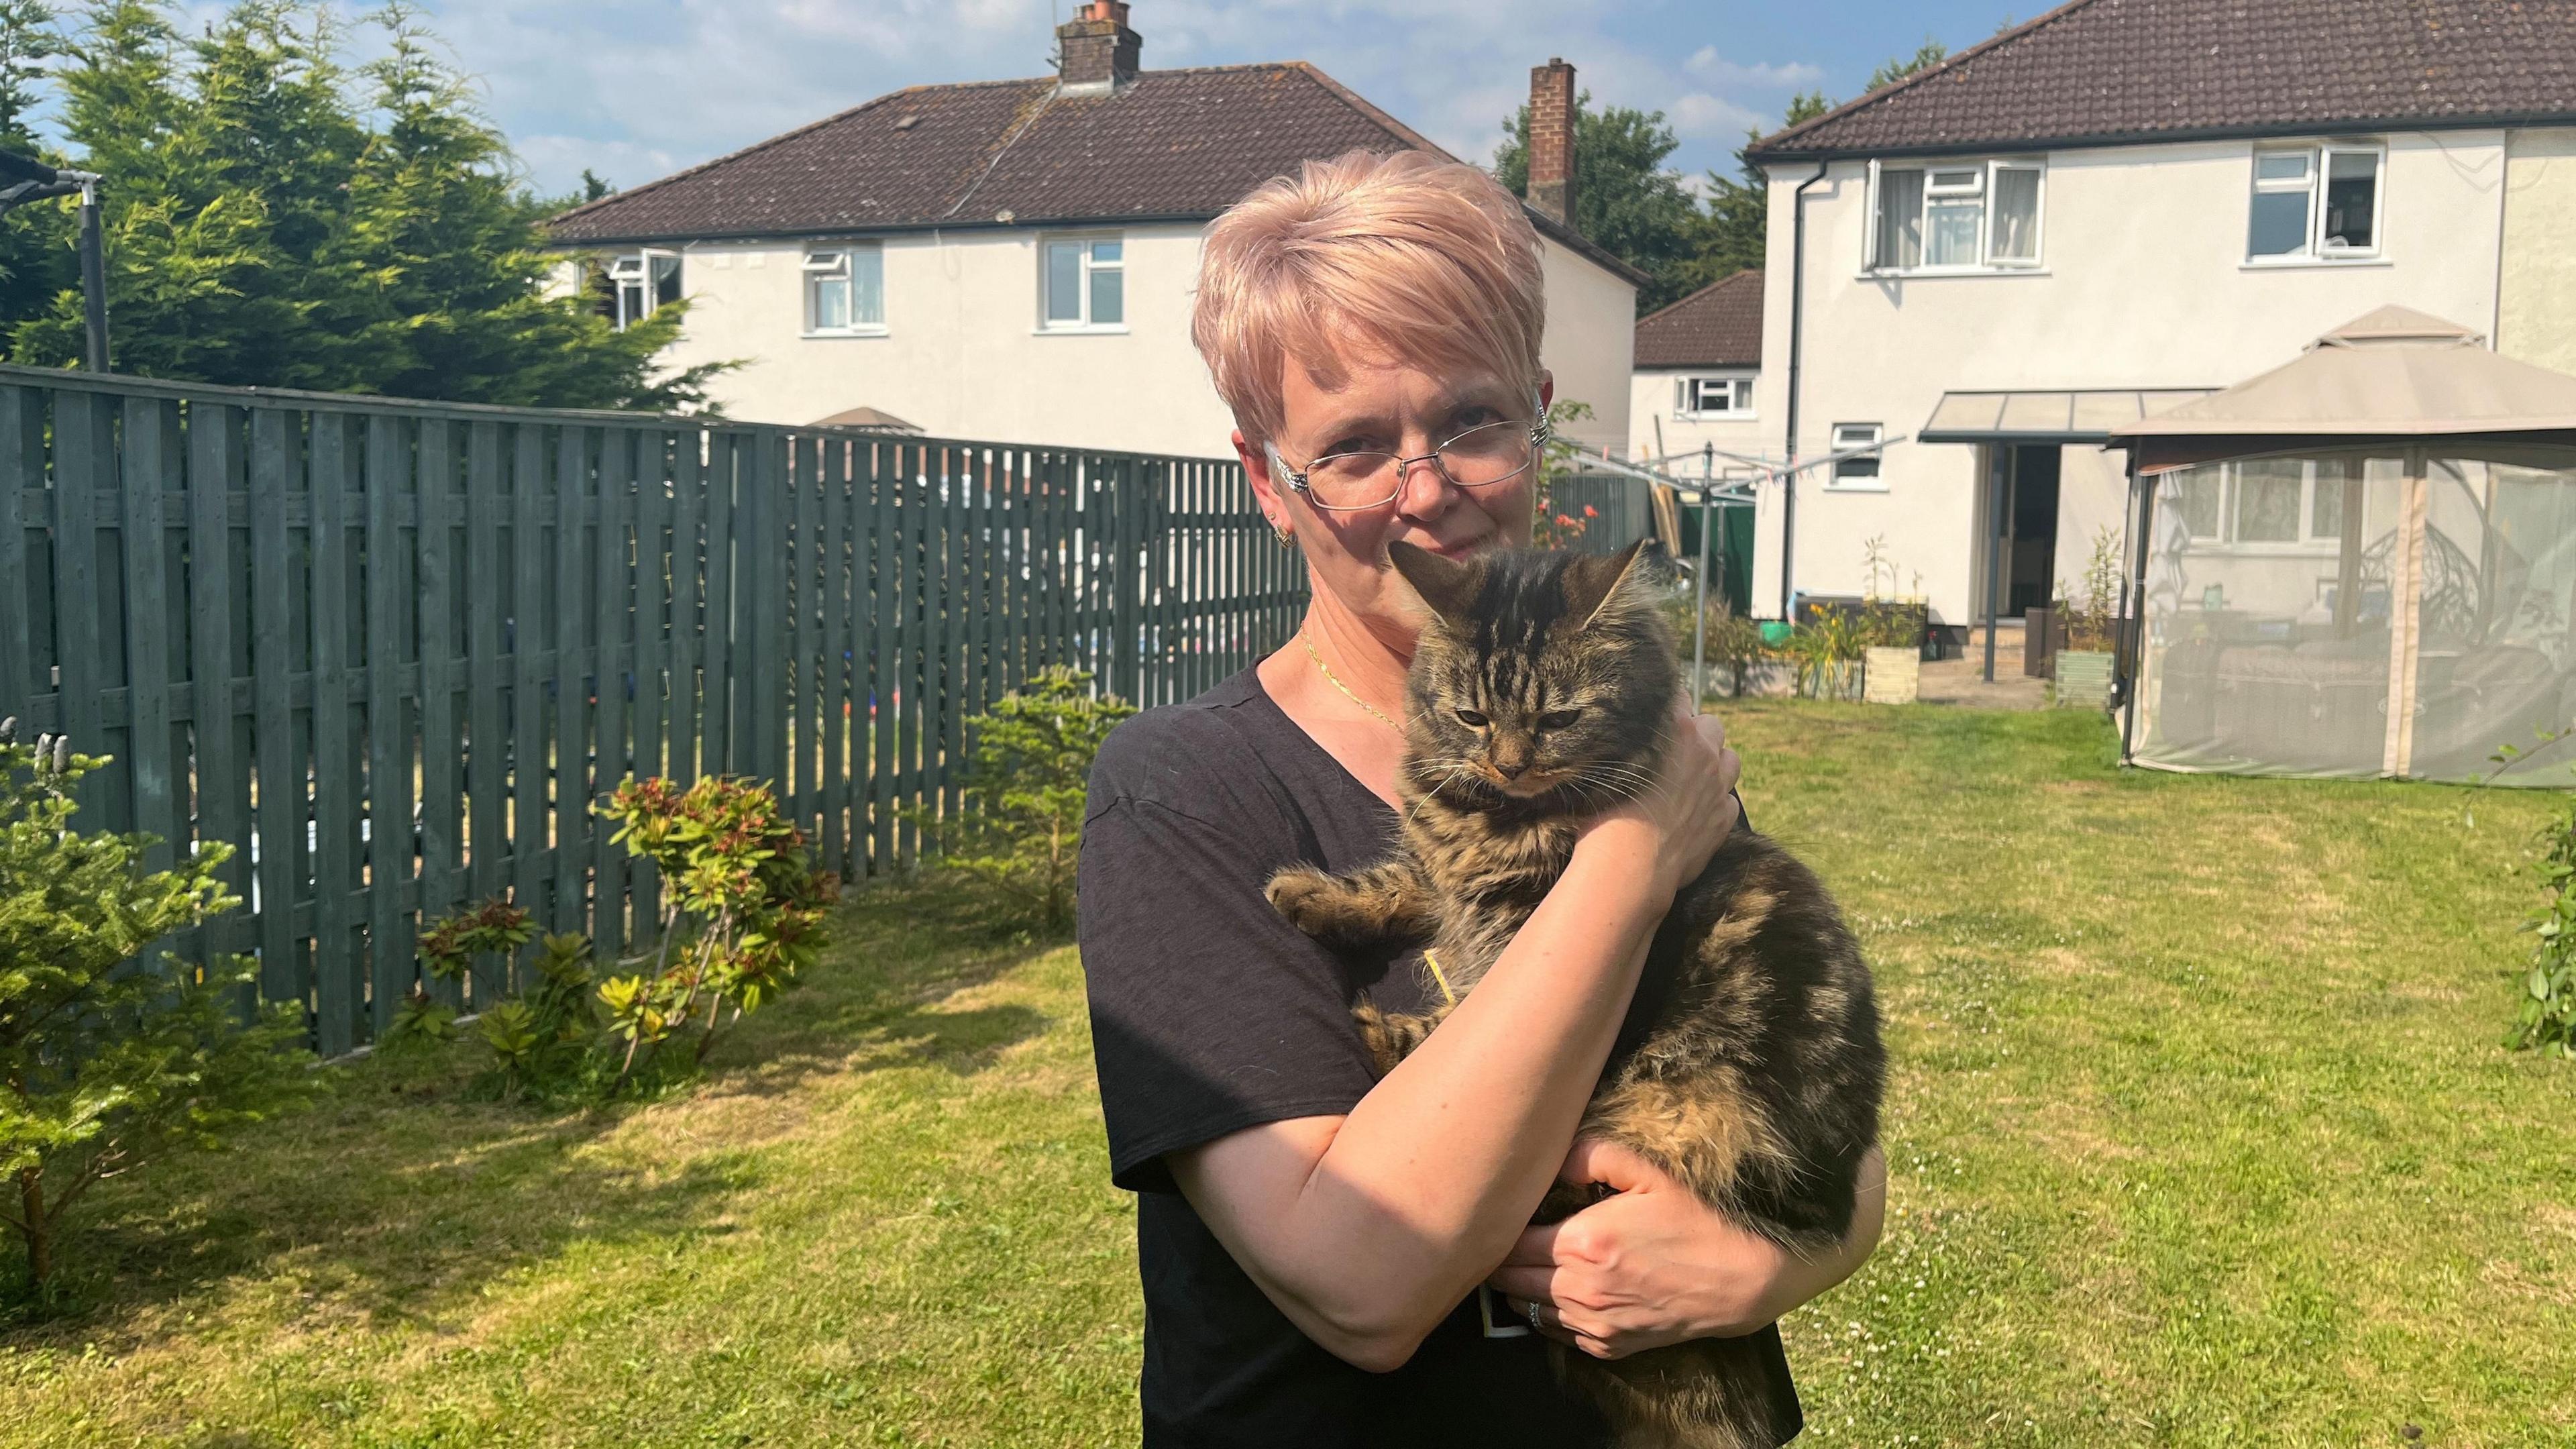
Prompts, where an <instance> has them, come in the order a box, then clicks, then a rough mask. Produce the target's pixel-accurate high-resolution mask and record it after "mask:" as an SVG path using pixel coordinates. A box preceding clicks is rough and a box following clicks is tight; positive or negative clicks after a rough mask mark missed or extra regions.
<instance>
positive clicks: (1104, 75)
mask: <svg viewBox="0 0 2576 1449" xmlns="http://www.w3.org/2000/svg"><path fill="white" fill-rule="evenodd" d="M1127 19H1128V7H1127V5H1126V4H1125V3H1123V0H1091V3H1089V4H1087V5H1085V6H1084V7H1083V8H1082V9H1081V10H1080V11H1079V12H1078V14H1077V18H1076V19H1074V20H1073V21H1071V22H1070V23H1068V24H1066V25H1063V26H1061V27H1059V28H1058V30H1057V31H1056V36H1057V47H1058V67H1057V69H1058V74H1056V75H1051V76H1045V77H1041V78H1038V79H1033V80H1007V81H986V82H976V83H970V84H962V85H937V86H915V87H912V88H910V89H907V90H901V91H896V92H894V93H893V94H891V95H886V96H880V97H878V98H877V99H875V100H872V101H869V102H867V103H866V104H865V105H861V106H858V107H856V108H855V109H852V110H848V111H844V112H842V113H841V114H839V115H836V116H831V117H828V118H826V119H824V120H821V121H817V122H815V123H814V124H812V125H810V126H807V127H804V128H803V129H801V130H797V131H791V132H789V133H788V134H786V135H783V136H778V137H775V138H773V139H771V140H767V141H763V142H761V143H759V144H758V145H755V146H751V147H748V148H746V149H744V150H741V151H737V152H735V153H733V154H732V155H729V156H723V157H719V158H718V159H716V160H713V161H710V162H707V163H706V164H704V165H701V166H696V167H692V168H690V169H689V170H686V171H682V172H679V173H678V174H676V175H673V176H669V177H665V178H663V179H662V180H659V181H655V182H652V183H650V184H647V185H644V186H639V187H636V188H634V189H632V190H629V191H623V192H620V193H618V194H616V195H613V196H609V197H605V198H603V199H601V200H599V201H595V202H592V203H590V204H588V205H586V206H583V207H580V208H577V209H575V210H573V211H570V212H566V213H565V214H563V215H562V216H561V217H558V218H557V219H556V220H555V222H554V223H553V228H552V235H553V240H554V242H555V243H556V244H557V245H558V246H561V247H563V248H566V249H567V250H570V251H575V252H578V253H581V254H583V255H585V256H587V257H591V258H595V259H597V263H598V265H600V266H601V268H602V271H601V273H600V274H599V281H598V283H597V285H601V286H602V288H603V292H602V295H603V298H604V300H605V303H606V305H608V306H610V307H612V308H613V309H614V312H615V315H616V316H617V317H618V318H620V319H621V321H623V320H630V319H634V318H639V317H643V316H646V315H649V314H650V313H651V312H652V310H653V309H654V308H656V307H658V306H661V305H664V304H666V303H668V302H670V301H672V300H675V299H677V298H680V297H686V298H687V299H688V300H689V312H688V316H687V321H686V323H685V326H684V329H683V336H682V339H681V340H680V342H679V343H678V344H677V345H676V346H675V347H674V349H673V350H672V353H671V355H670V361H671V363H672V364H673V365H675V366H687V365H691V364H695V363H700V362H709V361H716V360H734V359H738V360H740V361H741V363H742V365H741V366H740V367H739V368H737V369H736V370H734V371H732V372H729V373H727V374H725V375H724V376H723V377H722V378H721V379H719V380H718V382H717V383H716V384H715V387H714V395H715V397H716V399H717V400H718V401H720V402H721V403H722V404H723V406H724V407H725V409H726V410H727V411H728V412H729V413H731V414H732V415H734V416H736V417H741V418H745V419H750V420H757V421H770V422H786V423H810V422H815V421H818V420H821V419H825V418H830V417H834V416H838V415H841V414H845V413H847V412H849V411H850V410H851V409H854V408H869V409H874V410H876V411H877V412H879V413H881V414H885V415H890V416H893V417H897V418H901V419H905V420H908V421H909V422H910V423H911V424H913V425H917V426H918V427H919V428H920V429H922V430H923V431H925V432H927V433H929V434H931V435H933V436H941V437H961V438H975V439H990V440H994V441H1003V442H1022V443H1053V444H1063V445H1071V446H1079V447H1091V448H1116V449H1130V450H1136V451H1144V452H1156V453H1176V454H1185V455H1191V456H1199V457H1210V456H1224V455H1225V454H1226V453H1227V452H1228V443H1227V438H1228V435H1229V434H1230V433H1231V432H1232V430H1233V426H1234V424H1233V420H1232V418H1231V416H1230V415H1229V414H1228V413H1227V411H1226V409H1225V407H1224V405H1223V404H1222V403H1221V402H1219V401H1218V399H1217V395H1216V390H1215V388H1214V387H1213V386H1211V385H1210V383H1209V381H1208V375H1207V369H1206V368H1205V366H1204V365H1202V363H1201V362H1200V360H1199V356H1198V353H1197V351H1196V349H1195V348H1193V347H1192V345H1191V342H1190V335H1189V312H1190V297H1191V289H1192V287H1193V286H1194V284H1195V282H1196V279H1197V274H1198V258H1199V238H1200V232H1201V229H1202V228H1203V227H1204V226H1205V225H1206V224H1207V222H1208V221H1210V220H1211V219H1212V218H1214V217H1215V216H1216V215H1217V214H1218V213H1219V212H1221V211H1223V210H1224V209H1225V208H1226V207H1227V206H1229V205H1231V204H1232V203H1233V202H1234V201H1236V200H1237V199H1238V198H1240V197H1242V196H1243V195H1244V194H1245V193H1247V192H1249V191H1250V190H1252V189H1253V188H1254V187H1256V186H1258V185H1260V184H1261V183H1262V182H1263V181H1266V180H1268V179H1270V178H1271V177H1273V176H1278V175H1282V174H1287V173H1291V172H1294V171H1295V170H1296V169H1297V167H1298V166H1299V165H1300V164H1301V163H1303V162H1305V161H1307V160H1309V159H1312V158H1321V157H1332V156H1338V155H1342V154H1344V153H1346V152H1349V151H1352V150H1363V149H1364V150H1374V151H1389V152H1392V151H1401V150H1429V151H1438V150H1439V148H1438V147H1436V146H1433V145H1432V144H1431V142H1429V141H1427V140H1425V139H1424V138H1423V137H1422V136H1421V135H1419V134H1417V133H1416V132H1414V131H1413V130H1411V129H1410V128H1408V127H1407V126H1405V125H1404V124H1403V123H1402V122H1400V121H1397V120H1396V119H1395V118H1393V117H1392V116H1389V115H1388V114H1387V113H1385V112H1384V111H1381V110H1379V109H1378V108H1377V107H1375V106H1373V105H1370V104H1369V103H1368V102H1367V101H1365V100H1363V99H1361V98H1360V97H1359V96H1357V95H1355V94H1353V93H1352V92H1351V91H1350V90H1348V89H1347V88H1345V87H1343V86H1342V85H1341V84H1339V83H1338V82H1336V81H1334V80H1333V79H1332V78H1331V77H1329V76H1327V75H1325V74H1324V73H1323V72H1321V71H1319V70H1317V69H1315V68H1314V67H1313V66H1311V65H1307V64H1304V63H1302V62H1283V63H1279V64H1269V65H1244V66H1220V67H1208V68H1199V69H1187V70H1145V69H1142V68H1140V66H1139V64H1138V61H1139V55H1140V52H1141V49H1142V45H1143V42H1142V40H1141V39H1140V38H1139V37H1138V35H1137V33H1136V32H1135V31H1134V30H1132V29H1130V28H1129V27H1128V24H1127ZM1532 92H1533V104H1534V105H1535V106H1538V107H1540V108H1541V109H1539V110H1538V111H1536V112H1535V113H1534V114H1536V115H1537V116H1538V117H1540V119H1541V120H1542V121H1544V120H1545V119H1546V118H1547V117H1549V116H1551V115H1554V116H1556V117H1558V121H1557V132H1556V133H1557V134H1564V133H1565V130H1566V127H1567V123H1568V122H1569V121H1570V116H1571V110H1572V107H1573V104H1574V71H1573V67H1571V66H1568V65H1565V64H1564V63H1563V62H1562V61H1554V62H1551V63H1550V64H1549V65H1547V66H1542V67H1539V68H1537V69H1536V70H1535V71H1533V73H1532ZM1542 134H1545V127H1544V126H1543V127H1542ZM1536 149H1538V150H1539V151H1540V152H1541V154H1539V155H1536V156H1534V157H1533V166H1532V177H1531V179H1532V187H1531V192H1532V195H1533V196H1534V197H1536V198H1537V203H1536V204H1535V205H1534V206H1533V207H1532V209H1531V212H1530V215H1531V219H1532V221H1533V222H1534V223H1535V224H1536V225H1537V228H1538V231H1539V234H1540V236H1541V238H1542V242H1543V245H1544V247H1545V249H1546V257H1545V267H1546V275H1547V285H1548V307H1549V311H1548V324H1547V340H1546V351H1545V359H1544V360H1545V362H1546V364H1547V365H1548V366H1549V367H1550V368H1551V369H1552V370H1553V371H1554V373H1555V375H1556V380H1557V389H1558V395H1559V396H1560V397H1566V398H1572V399H1575V400H1578V401H1581V402H1584V403H1587V404H1589V405H1590V407H1591V409H1592V416H1591V417H1590V418H1589V419H1587V420H1585V421H1583V422H1580V423H1577V424H1575V425H1574V426H1573V427H1572V428H1570V429H1569V431H1571V432H1572V433H1574V434H1575V435H1576V436H1577V437H1579V438H1581V439H1583V440H1584V441H1586V442H1590V443H1593V444H1595V445H1596V446H1601V447H1606V448H1611V449H1619V448H1624V447H1625V445H1626V443H1627V440H1628V373H1629V345H1630V325H1631V323H1632V321H1633V319H1634V317H1635V315H1636V287H1637V284H1638V283H1639V282H1640V281H1642V280H1643V278H1642V277H1641V276H1640V275H1639V274H1638V273H1636V272H1635V271H1634V270H1632V269H1631V268H1629V267H1628V266H1626V265H1625V264H1624V263H1622V262H1620V261H1619V260H1618V259H1617V258H1616V257H1614V256H1612V255H1611V254H1610V253H1608V252H1606V251H1603V250H1602V249H1601V248H1599V247H1597V246H1595V245H1593V244H1592V243H1590V242H1588V241H1586V240H1584V239H1583V237H1582V236H1581V235H1580V234H1578V233H1577V232H1576V231H1575V230H1574V229H1573V228H1572V227H1571V226H1570V225H1568V224H1567V222H1566V221H1565V218H1566V217H1568V216H1570V215H1572V197H1571V189H1572V187H1573V185H1574V184H1575V180H1576V178H1575V177H1574V176H1573V175H1572V170H1573V168H1572V167H1571V165H1570V164H1569V162H1568V158H1566V156H1565V154H1564V148H1563V147H1561V146H1560V147H1556V148H1547V147H1544V146H1542V147H1539V148H1536Z"/></svg>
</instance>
